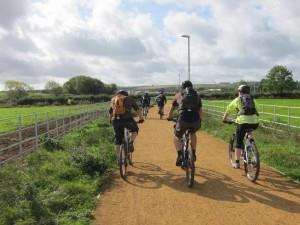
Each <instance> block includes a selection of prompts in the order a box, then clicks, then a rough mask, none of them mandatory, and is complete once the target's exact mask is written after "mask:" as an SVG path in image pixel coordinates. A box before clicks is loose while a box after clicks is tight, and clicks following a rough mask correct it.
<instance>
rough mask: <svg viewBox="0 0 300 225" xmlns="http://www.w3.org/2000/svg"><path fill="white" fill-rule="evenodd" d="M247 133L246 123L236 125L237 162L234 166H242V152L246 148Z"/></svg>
mask: <svg viewBox="0 0 300 225" xmlns="http://www.w3.org/2000/svg"><path fill="white" fill-rule="evenodd" d="M245 134H246V130H245V125H243V124H239V125H237V126H236V145H235V163H234V164H233V167H234V168H240V158H241V152H242V150H243V148H244V136H245Z"/></svg>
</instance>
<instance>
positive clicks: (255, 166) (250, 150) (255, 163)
mask: <svg viewBox="0 0 300 225" xmlns="http://www.w3.org/2000/svg"><path fill="white" fill-rule="evenodd" d="M246 154H247V155H246V160H244V168H245V174H246V177H247V179H248V180H250V181H252V182H255V181H256V180H257V178H258V175H259V171H260V160H259V153H258V149H257V147H256V145H255V142H254V141H253V140H252V141H251V142H250V143H249V145H248V146H247V153H246ZM250 154H251V155H250ZM251 156H254V160H252V158H251V159H249V157H251ZM250 165H251V167H250ZM250 169H251V170H254V173H253V175H252V174H251V173H250Z"/></svg>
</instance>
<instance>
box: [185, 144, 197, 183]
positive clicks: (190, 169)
mask: <svg viewBox="0 0 300 225" xmlns="http://www.w3.org/2000/svg"><path fill="white" fill-rule="evenodd" d="M186 153H187V156H186V157H185V159H184V160H185V165H186V167H185V171H186V182H187V186H188V187H190V188H191V187H193V185H194V177H195V162H194V157H193V154H192V151H191V149H188V151H187V152H186Z"/></svg>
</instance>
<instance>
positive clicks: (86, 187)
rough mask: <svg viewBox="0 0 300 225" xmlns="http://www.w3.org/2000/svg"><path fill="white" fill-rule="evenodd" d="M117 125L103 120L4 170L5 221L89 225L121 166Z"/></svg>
mask: <svg viewBox="0 0 300 225" xmlns="http://www.w3.org/2000/svg"><path fill="white" fill-rule="evenodd" d="M112 137H113V132H112V128H111V126H110V125H109V124H108V123H107V122H104V121H102V120H99V121H96V122H94V123H92V124H89V125H87V126H86V127H84V128H82V129H78V130H76V131H74V132H72V133H70V134H69V135H68V136H66V137H65V138H64V139H63V140H61V141H59V142H57V141H55V140H50V142H52V144H48V145H47V146H48V147H47V148H44V149H41V151H39V152H37V153H33V154H31V155H29V156H28V157H27V158H25V159H23V160H20V161H17V162H14V163H11V164H9V165H5V166H3V167H1V169H0V177H1V179H0V207H1V210H0V224H5V225H13V224H16V225H21V224H22V225H35V224H36V225H38V224H44V225H56V224H60V225H76V224H78V225H89V224H91V219H92V210H93V209H94V207H95V205H96V202H97V199H96V196H97V195H98V193H99V192H100V191H101V190H102V185H103V184H104V182H105V180H106V178H107V177H108V175H109V174H110V173H111V172H112V171H113V170H114V169H115V165H116V163H115V153H114V147H113V144H112V142H111V140H112Z"/></svg>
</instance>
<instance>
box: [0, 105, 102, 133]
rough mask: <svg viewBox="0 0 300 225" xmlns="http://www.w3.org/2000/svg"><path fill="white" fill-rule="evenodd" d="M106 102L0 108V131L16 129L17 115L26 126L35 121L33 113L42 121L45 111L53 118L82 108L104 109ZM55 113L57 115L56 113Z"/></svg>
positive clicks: (77, 112)
mask: <svg viewBox="0 0 300 225" xmlns="http://www.w3.org/2000/svg"><path fill="white" fill-rule="evenodd" d="M105 107H107V104H105V103H100V104H92V105H76V106H32V107H14V108H0V133H4V132H8V131H13V130H16V129H17V127H18V117H19V115H21V116H22V126H23V127H25V126H28V125H32V124H34V123H35V114H36V116H37V121H38V122H42V121H46V120H47V114H46V113H47V112H49V114H48V115H49V118H50V119H54V118H56V116H57V117H58V118H62V117H63V116H68V115H75V114H79V113H80V112H83V111H84V110H85V111H86V110H89V111H95V110H96V109H104V108H105ZM56 113H57V115H56Z"/></svg>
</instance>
